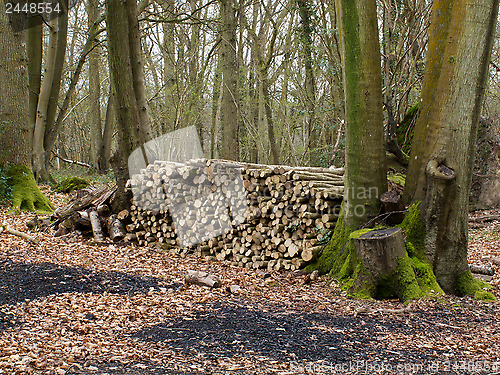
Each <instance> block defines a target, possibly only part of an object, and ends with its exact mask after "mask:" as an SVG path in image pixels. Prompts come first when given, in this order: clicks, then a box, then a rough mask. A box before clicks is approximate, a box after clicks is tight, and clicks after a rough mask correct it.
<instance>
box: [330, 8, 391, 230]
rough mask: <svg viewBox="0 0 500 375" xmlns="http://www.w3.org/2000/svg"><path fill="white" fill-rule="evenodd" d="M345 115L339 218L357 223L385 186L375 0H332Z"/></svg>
mask: <svg viewBox="0 0 500 375" xmlns="http://www.w3.org/2000/svg"><path fill="white" fill-rule="evenodd" d="M338 10H339V12H338V13H339V17H340V22H339V24H340V29H341V42H342V62H343V66H344V70H343V72H344V92H345V103H346V105H345V117H346V161H345V164H346V173H345V202H344V210H345V215H344V221H345V225H346V227H347V228H350V229H352V230H356V229H359V228H360V227H361V226H363V225H364V224H366V223H367V222H368V220H369V219H370V218H372V217H374V216H375V215H376V214H377V213H378V211H379V206H380V202H379V198H380V195H381V194H383V193H384V192H385V191H386V190H387V178H386V167H385V163H386V161H385V140H384V126H383V114H382V78H381V68H380V64H378V63H374V62H377V61H380V48H379V40H378V30H377V12H376V3H375V0H356V1H347V0H338Z"/></svg>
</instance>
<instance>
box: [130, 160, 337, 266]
mask: <svg viewBox="0 0 500 375" xmlns="http://www.w3.org/2000/svg"><path fill="white" fill-rule="evenodd" d="M128 186H129V187H130V188H131V189H132V191H133V192H134V201H133V205H132V208H131V212H130V218H131V220H132V223H131V224H129V225H127V231H128V232H133V233H135V234H136V236H137V240H138V241H139V243H140V244H141V245H150V246H161V247H162V248H164V249H168V250H170V251H171V252H172V253H176V254H180V255H186V254H189V253H194V254H196V255H199V256H205V257H207V258H210V259H217V260H227V261H229V262H230V263H231V264H233V265H238V266H244V267H247V268H267V269H268V270H279V269H290V270H295V269H298V268H300V267H302V266H303V265H304V264H305V263H307V262H310V261H312V260H313V259H315V258H316V257H317V256H318V255H319V253H320V251H321V250H322V248H323V244H324V243H325V242H326V241H328V238H329V235H330V234H331V231H332V230H333V227H334V225H335V222H336V220H337V218H338V213H339V210H340V203H341V200H342V195H343V169H325V168H315V167H289V166H268V165H259V164H248V163H235V162H229V161H224V160H205V159H197V160H190V161H188V162H186V163H174V162H164V161H156V162H155V163H153V164H150V165H149V166H148V167H147V168H146V169H143V170H141V172H140V173H138V174H136V175H134V176H132V178H131V179H130V180H129V185H128Z"/></svg>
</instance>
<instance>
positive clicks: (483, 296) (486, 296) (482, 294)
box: [474, 290, 497, 301]
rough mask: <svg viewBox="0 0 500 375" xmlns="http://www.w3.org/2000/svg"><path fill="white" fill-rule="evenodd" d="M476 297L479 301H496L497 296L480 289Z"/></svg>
mask: <svg viewBox="0 0 500 375" xmlns="http://www.w3.org/2000/svg"><path fill="white" fill-rule="evenodd" d="M474 297H475V298H476V299H477V300H479V301H496V300H497V299H496V297H495V296H494V295H493V294H491V293H490V292H487V291H486V290H478V291H477V292H476V293H475V294H474Z"/></svg>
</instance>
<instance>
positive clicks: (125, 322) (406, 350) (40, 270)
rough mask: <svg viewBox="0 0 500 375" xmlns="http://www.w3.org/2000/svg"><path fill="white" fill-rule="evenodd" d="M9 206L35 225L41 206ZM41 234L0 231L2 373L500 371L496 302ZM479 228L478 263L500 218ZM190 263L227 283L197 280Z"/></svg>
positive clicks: (498, 280)
mask: <svg viewBox="0 0 500 375" xmlns="http://www.w3.org/2000/svg"><path fill="white" fill-rule="evenodd" d="M51 199H52V200H53V201H54V200H55V201H56V205H57V202H58V200H59V202H61V199H62V196H60V195H52V196H51ZM474 215H479V213H475V214H474ZM0 216H1V220H5V221H7V222H8V223H9V225H10V226H11V227H13V228H16V229H19V230H26V227H25V223H26V221H27V220H29V219H30V218H31V217H32V216H33V215H31V214H26V213H23V214H21V215H19V216H8V215H5V210H2V211H1V213H0ZM37 236H38V238H39V239H40V240H41V241H40V243H39V244H38V245H33V244H30V243H29V242H27V241H25V240H23V239H21V238H18V237H14V236H11V235H8V234H5V233H2V234H0V374H31V373H33V374H147V375H156V374H179V375H180V374H282V375H285V374H335V373H339V374H372V373H384V374H406V373H407V374H467V373H470V374H494V373H500V324H499V323H498V322H499V321H500V310H499V303H497V302H489V303H487V302H481V301H475V300H473V299H472V298H470V297H464V298H458V297H452V296H436V297H433V298H429V299H425V300H418V301H415V302H413V303H411V304H410V305H409V306H407V307H405V306H404V305H402V304H401V303H399V302H398V301H384V302H377V301H360V300H354V299H349V298H347V297H346V295H345V293H343V292H342V291H340V290H339V288H338V287H336V286H335V285H334V284H332V283H331V282H329V280H328V278H327V277H322V278H320V279H319V280H317V281H315V282H313V283H310V284H304V276H301V275H299V274H297V273H286V272H284V273H272V274H265V273H264V272H257V271H254V270H248V269H242V268H235V267H231V266H228V265H225V264H223V263H221V262H205V261H203V260H201V259H197V258H194V257H187V258H180V257H177V256H171V255H168V254H165V253H164V252H161V251H159V250H155V249H151V248H141V247H137V246H132V245H119V244H111V243H109V244H106V245H96V244H95V243H93V241H92V240H88V239H83V238H81V237H78V236H77V235H76V234H70V235H67V236H65V237H59V238H54V237H53V236H52V235H50V234H38V235H37ZM470 238H471V243H470V252H469V256H470V262H472V263H476V264H481V258H482V257H483V256H495V257H499V256H500V222H498V221H494V222H491V223H487V224H485V226H484V227H482V228H477V229H473V230H471V232H470ZM190 269H195V270H203V271H207V272H210V273H212V274H215V275H217V276H218V277H219V278H221V279H222V281H223V286H222V287H221V288H218V289H208V288H206V287H201V286H195V285H191V286H185V285H184V275H185V274H186V272H187V271H188V270H190ZM496 271H497V273H496V275H495V276H494V278H493V280H492V282H491V284H492V285H493V286H495V287H496V288H498V286H499V285H500V269H499V267H497V269H496ZM230 285H238V286H239V287H240V289H239V291H238V292H237V293H231V292H230V291H229V290H228V288H227V286H230ZM494 294H495V295H496V296H497V298H500V292H499V291H498V290H497V289H496V290H494Z"/></svg>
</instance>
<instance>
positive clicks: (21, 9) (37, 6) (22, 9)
mask: <svg viewBox="0 0 500 375" xmlns="http://www.w3.org/2000/svg"><path fill="white" fill-rule="evenodd" d="M52 12H55V13H60V12H61V8H60V5H59V3H58V2H57V3H55V4H53V3H30V4H23V5H21V4H19V3H17V4H13V3H11V2H7V3H6V4H5V13H7V14H11V13H26V14H41V13H52Z"/></svg>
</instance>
